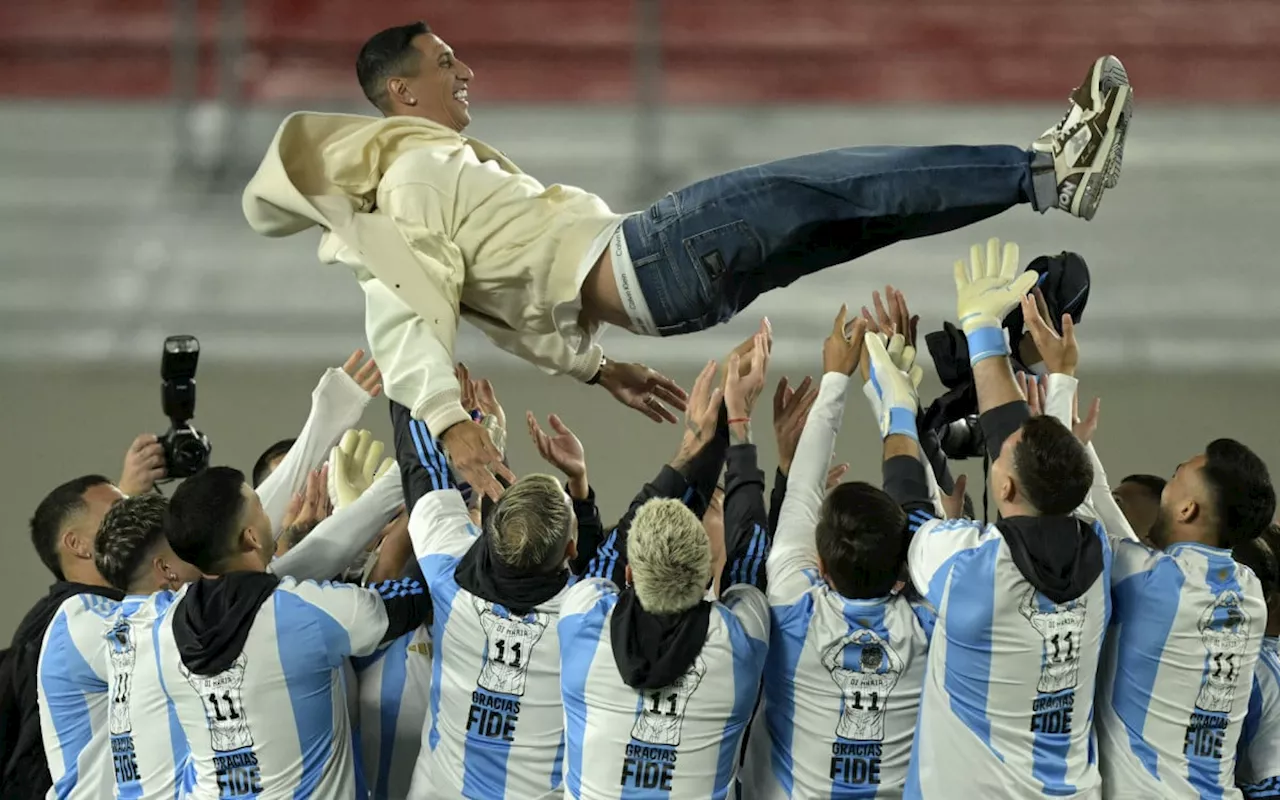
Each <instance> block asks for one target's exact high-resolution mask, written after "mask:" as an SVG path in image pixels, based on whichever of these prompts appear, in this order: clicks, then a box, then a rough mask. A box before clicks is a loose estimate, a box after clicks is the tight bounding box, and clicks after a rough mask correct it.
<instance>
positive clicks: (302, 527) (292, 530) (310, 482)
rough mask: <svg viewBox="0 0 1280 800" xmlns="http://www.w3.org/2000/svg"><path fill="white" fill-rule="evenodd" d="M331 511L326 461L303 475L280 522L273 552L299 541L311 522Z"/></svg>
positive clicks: (278, 552) (287, 547)
mask: <svg viewBox="0 0 1280 800" xmlns="http://www.w3.org/2000/svg"><path fill="white" fill-rule="evenodd" d="M331 513H333V504H332V503H330V502H329V465H328V464H325V465H324V466H322V467H320V469H317V470H314V471H313V472H311V473H310V474H309V475H307V482H306V484H305V485H304V486H303V487H302V491H300V492H298V493H297V494H296V495H294V500H293V502H291V503H290V504H289V510H288V512H286V513H285V517H284V520H283V521H282V522H281V525H282V532H281V534H280V537H279V538H278V539H277V541H276V555H282V554H283V553H285V552H288V550H289V548H291V547H293V546H295V545H296V544H298V542H301V541H302V540H303V539H304V538H306V536H307V534H308V533H311V531H312V529H313V528H315V526H317V525H319V524H320V523H321V522H322V521H324V520H325V519H327V518H328V517H329V515H330V514H331Z"/></svg>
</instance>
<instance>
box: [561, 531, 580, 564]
mask: <svg viewBox="0 0 1280 800" xmlns="http://www.w3.org/2000/svg"><path fill="white" fill-rule="evenodd" d="M564 557H565V560H567V561H572V560H574V559H575V558H577V557H578V537H576V536H574V537H572V538H570V539H569V541H568V542H566V543H565V545H564Z"/></svg>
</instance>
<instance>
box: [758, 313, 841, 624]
mask: <svg viewBox="0 0 1280 800" xmlns="http://www.w3.org/2000/svg"><path fill="white" fill-rule="evenodd" d="M847 316H848V309H847V308H846V307H844V306H841V307H840V313H839V314H837V315H836V318H835V323H834V324H833V326H832V330H831V335H830V336H828V337H827V339H826V341H825V342H824V343H823V346H822V371H823V375H822V382H821V383H820V384H819V388H818V397H817V400H815V401H814V404H813V408H811V409H810V410H809V417H808V420H807V421H806V422H805V426H804V432H803V433H801V434H800V443H799V445H798V446H797V447H796V455H795V459H794V460H793V461H792V463H791V474H790V475H789V476H788V479H787V496H786V499H784V500H783V501H782V512H781V513H780V514H779V516H778V530H777V532H776V533H775V534H774V539H773V547H772V549H771V550H770V552H769V560H768V561H767V563H766V572H767V574H768V581H769V603H770V605H783V604H787V603H791V602H794V601H795V600H796V599H797V598H798V597H799V596H800V595H802V594H804V593H805V592H807V591H808V590H809V588H810V587H811V586H812V585H813V582H814V580H816V577H817V568H818V547H817V544H815V540H814V528H815V526H816V525H817V524H818V513H819V510H820V509H821V508H822V500H823V498H824V497H825V496H826V478H827V468H828V466H829V465H830V463H831V454H832V452H833V451H834V450H835V443H836V436H837V435H839V433H840V421H841V418H842V417H843V416H844V404H845V398H846V397H847V396H848V391H849V376H850V375H852V374H853V371H854V370H855V369H857V367H858V358H859V355H860V353H861V350H862V342H863V332H864V331H865V330H866V323H865V322H864V321H863V320H861V319H858V320H854V321H853V322H852V323H846V318H847Z"/></svg>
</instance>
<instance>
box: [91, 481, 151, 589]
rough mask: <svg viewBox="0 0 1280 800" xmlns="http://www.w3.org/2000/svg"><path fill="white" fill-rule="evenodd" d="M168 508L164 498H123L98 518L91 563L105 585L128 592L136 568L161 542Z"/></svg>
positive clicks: (149, 495)
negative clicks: (96, 568) (96, 535)
mask: <svg viewBox="0 0 1280 800" xmlns="http://www.w3.org/2000/svg"><path fill="white" fill-rule="evenodd" d="M168 508H169V501H168V499H167V498H165V496H164V495H162V494H143V495H138V496H136V497H126V498H124V499H123V500H121V501H120V502H118V503H116V504H115V505H114V506H112V507H111V510H110V511H108V512H107V515H106V516H105V517H103V518H102V526H101V527H99V528H98V538H97V540H96V541H95V542H94V545H93V563H94V564H95V565H97V567H98V573H99V574H101V575H102V577H103V578H104V579H106V581H107V583H109V584H111V585H112V586H114V587H116V588H117V589H119V590H120V591H122V592H127V591H129V586H130V584H132V583H133V576H134V574H135V573H136V572H137V571H138V567H139V566H141V565H142V563H143V562H144V561H145V560H146V558H147V555H148V554H150V553H151V552H152V551H153V550H154V549H155V546H156V545H157V544H159V543H160V542H162V541H164V536H165V527H164V526H165V515H166V513H167V510H168Z"/></svg>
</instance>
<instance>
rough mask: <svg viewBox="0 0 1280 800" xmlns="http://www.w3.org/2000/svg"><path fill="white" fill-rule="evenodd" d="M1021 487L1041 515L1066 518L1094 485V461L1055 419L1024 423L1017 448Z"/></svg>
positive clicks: (1015, 456)
mask: <svg viewBox="0 0 1280 800" xmlns="http://www.w3.org/2000/svg"><path fill="white" fill-rule="evenodd" d="M1013 468H1014V471H1015V472H1017V476H1018V488H1019V490H1020V491H1021V492H1022V494H1023V496H1024V497H1026V498H1027V502H1028V503H1029V504H1031V506H1032V507H1034V508H1035V509H1036V511H1039V512H1040V513H1041V514H1043V515H1045V516H1050V517H1062V516H1066V515H1068V514H1070V513H1071V512H1073V511H1075V510H1076V509H1077V508H1078V507H1079V506H1080V504H1081V503H1083V502H1084V500H1085V498H1086V497H1088V496H1089V489H1090V488H1091V487H1092V486H1093V462H1092V461H1091V460H1090V459H1089V452H1088V451H1087V450H1085V448H1084V445H1083V444H1081V442H1080V440H1079V439H1077V438H1076V435H1075V434H1074V433H1072V431H1071V429H1070V428H1068V427H1067V426H1066V425H1063V424H1062V423H1061V422H1059V421H1058V420H1057V419H1055V418H1053V417H1047V416H1045V417H1032V418H1031V419H1029V420H1027V421H1026V422H1024V423H1023V424H1022V437H1021V438H1020V439H1019V440H1018V443H1017V445H1016V446H1015V447H1014V448H1013Z"/></svg>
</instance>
